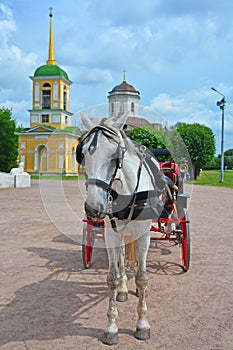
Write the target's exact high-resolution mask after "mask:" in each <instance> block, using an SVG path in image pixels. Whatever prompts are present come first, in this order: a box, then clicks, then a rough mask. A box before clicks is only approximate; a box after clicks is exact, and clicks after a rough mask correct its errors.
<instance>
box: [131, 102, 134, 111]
mask: <svg viewBox="0 0 233 350" xmlns="http://www.w3.org/2000/svg"><path fill="white" fill-rule="evenodd" d="M131 112H133V113H134V102H131Z"/></svg>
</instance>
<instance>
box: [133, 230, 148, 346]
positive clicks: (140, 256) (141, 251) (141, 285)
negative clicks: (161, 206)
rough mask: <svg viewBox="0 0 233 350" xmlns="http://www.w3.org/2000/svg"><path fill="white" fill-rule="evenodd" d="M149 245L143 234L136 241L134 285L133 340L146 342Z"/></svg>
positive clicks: (146, 235)
mask: <svg viewBox="0 0 233 350" xmlns="http://www.w3.org/2000/svg"><path fill="white" fill-rule="evenodd" d="M149 245H150V235H149V234H145V235H143V236H142V237H140V238H139V239H138V240H137V241H136V252H137V263H138V266H137V272H136V276H135V283H136V287H137V290H138V294H139V295H138V296H139V299H138V305H137V312H138V322H137V324H136V332H135V338H137V339H140V340H146V339H149V338H150V324H149V322H148V320H147V306H146V290H147V285H148V277H147V272H146V258H147V252H148V249H149Z"/></svg>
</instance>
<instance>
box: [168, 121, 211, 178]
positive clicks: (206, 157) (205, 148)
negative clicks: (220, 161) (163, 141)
mask: <svg viewBox="0 0 233 350" xmlns="http://www.w3.org/2000/svg"><path fill="white" fill-rule="evenodd" d="M176 131H177V133H178V134H179V135H180V137H181V139H182V141H183V142H184V144H185V145H186V147H187V150H188V153H189V156H190V159H191V162H192V167H193V173H194V179H196V178H197V176H198V175H199V173H200V168H203V167H205V166H207V165H208V164H209V163H210V162H211V160H212V159H213V157H214V154H215V151H216V148H215V137H214V134H213V131H212V130H211V129H210V128H209V127H207V126H205V125H201V124H198V123H194V124H185V123H183V124H181V123H179V124H177V125H176ZM174 135H176V133H174ZM171 139H172V144H173V147H174V150H176V152H179V148H180V143H179V142H177V135H176V136H175V137H171Z"/></svg>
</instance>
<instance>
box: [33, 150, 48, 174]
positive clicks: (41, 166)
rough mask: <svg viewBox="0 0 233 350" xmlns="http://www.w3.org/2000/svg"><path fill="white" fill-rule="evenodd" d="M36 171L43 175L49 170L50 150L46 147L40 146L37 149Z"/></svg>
mask: <svg viewBox="0 0 233 350" xmlns="http://www.w3.org/2000/svg"><path fill="white" fill-rule="evenodd" d="M34 168H35V170H39V172H40V173H43V172H45V171H47V170H48V150H47V147H46V146H45V145H39V146H37V147H36V149H35V167H34Z"/></svg>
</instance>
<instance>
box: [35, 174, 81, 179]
mask: <svg viewBox="0 0 233 350" xmlns="http://www.w3.org/2000/svg"><path fill="white" fill-rule="evenodd" d="M32 179H40V180H43V179H50V180H84V179H85V176H84V175H79V176H62V175H54V176H52V175H51V176H49V175H42V176H39V175H32Z"/></svg>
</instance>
